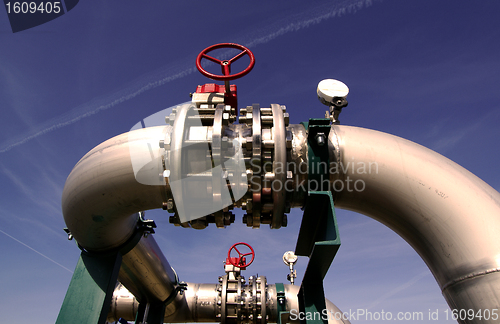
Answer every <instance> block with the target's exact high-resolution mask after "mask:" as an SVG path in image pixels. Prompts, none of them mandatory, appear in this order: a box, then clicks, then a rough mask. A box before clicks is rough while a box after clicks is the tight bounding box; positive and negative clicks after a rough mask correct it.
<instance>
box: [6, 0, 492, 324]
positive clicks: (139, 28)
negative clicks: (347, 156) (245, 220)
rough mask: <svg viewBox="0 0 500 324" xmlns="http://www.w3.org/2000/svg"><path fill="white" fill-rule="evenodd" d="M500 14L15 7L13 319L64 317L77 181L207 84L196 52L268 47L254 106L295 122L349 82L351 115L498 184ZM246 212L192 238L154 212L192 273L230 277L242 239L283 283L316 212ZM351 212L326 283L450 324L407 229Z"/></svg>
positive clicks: (423, 9)
mask: <svg viewBox="0 0 500 324" xmlns="http://www.w3.org/2000/svg"><path fill="white" fill-rule="evenodd" d="M499 10H500V3H499V2H498V1H495V0H484V1H481V2H470V1H456V0H454V1H451V0H444V1H441V0H439V1H430V0H424V1H423V0H406V1H397V0H384V1H375V0H373V1H357V0H344V1H310V2H309V1H308V2H306V1H293V0H290V1H275V2H267V3H265V4H264V2H259V3H257V2H236V1H235V2H222V1H210V2H204V3H202V2H195V1H182V2H176V3H174V2H166V1H165V2H159V1H154V2H153V1H150V2H147V3H146V2H138V1H137V2H132V1H126V2H123V1H101V2H97V1H92V2H91V1H86V2H83V1H81V2H80V3H79V4H78V5H77V6H76V7H75V8H74V9H73V10H72V11H71V12H69V13H67V14H65V15H63V16H62V17H60V18H57V19H55V20H53V21H51V22H48V23H46V24H44V25H41V26H38V27H35V28H32V29H29V30H26V31H23V32H19V33H15V34H13V33H12V31H11V30H10V26H9V24H8V19H7V14H6V13H5V11H3V9H0V44H1V45H0V109H1V110H0V111H1V113H2V116H1V118H0V183H1V186H0V206H1V210H0V221H1V225H0V245H1V246H2V249H0V260H1V263H0V292H1V293H0V320H1V322H11V323H33V322H36V323H43V324H44V323H54V321H55V319H56V317H57V314H58V312H59V308H60V305H61V303H62V300H63V298H64V295H65V293H66V289H67V287H68V284H69V282H70V279H71V275H72V273H71V272H72V271H73V269H74V267H75V265H76V262H77V260H78V257H79V250H78V248H77V247H76V245H75V244H74V242H72V241H71V242H70V241H68V240H67V239H66V234H65V233H64V232H63V230H62V229H63V227H65V224H64V221H63V218H62V214H61V207H60V205H61V204H60V200H61V193H62V188H63V186H64V182H65V179H66V177H67V176H68V174H69V173H70V171H71V169H72V168H73V166H74V165H75V164H76V162H77V161H78V160H79V159H80V158H81V157H82V156H83V155H84V154H85V153H86V152H88V151H89V150H90V149H92V148H93V147H94V146H96V145H98V144H100V143H101V142H103V141H105V140H107V139H109V138H111V137H113V136H115V135H118V134H120V133H124V132H126V131H128V130H129V129H130V128H131V127H132V126H133V125H134V124H135V123H137V122H138V121H140V120H141V119H143V118H145V117H146V116H149V115H151V114H152V113H155V112H157V111H159V110H162V109H165V108H167V107H170V106H172V105H175V104H178V103H181V102H185V101H187V100H189V96H188V94H189V92H193V91H194V90H195V89H196V86H197V85H198V84H203V83H206V82H210V81H208V79H206V78H205V77H203V76H202V75H201V74H200V73H198V72H197V71H196V69H195V58H196V55H197V54H198V53H199V52H200V51H201V50H202V49H204V48H205V47H207V46H209V45H212V44H215V43H220V42H235V43H239V44H242V45H245V46H248V47H249V48H250V49H251V50H252V51H253V53H254V54H255V57H256V65H255V68H254V69H253V71H252V72H251V73H250V74H249V75H247V76H245V77H244V78H242V79H239V80H237V81H235V83H236V84H237V86H238V97H239V98H238V99H239V106H240V107H244V106H247V105H251V104H252V103H260V104H261V105H266V106H267V105H269V104H271V103H279V104H283V105H286V106H287V111H288V112H289V113H290V122H291V123H299V122H301V121H305V120H307V119H308V118H311V117H322V116H323V115H324V110H325V108H326V107H325V106H323V105H322V104H321V103H320V102H319V101H318V100H317V98H316V86H317V83H318V82H319V81H321V80H322V79H325V78H335V79H339V80H342V81H343V82H344V83H346V84H347V85H348V86H349V88H350V94H349V96H348V100H349V106H348V107H347V108H345V109H344V111H343V113H342V115H341V118H340V120H341V122H342V123H343V124H345V125H353V126H359V127H365V128H370V129H376V130H380V131H383V132H386V133H390V134H394V135H397V136H400V137H403V138H406V139H409V140H412V141H414V142H417V143H419V144H422V145H424V146H426V147H429V148H431V149H433V150H435V151H437V152H439V153H441V154H443V155H444V156H446V157H448V158H450V159H452V160H454V161H455V162H457V163H459V164H460V165H462V166H464V167H465V168H467V169H468V170H470V171H471V172H473V173H474V174H476V175H477V176H479V177H480V178H481V179H483V180H484V181H486V182H487V183H488V184H489V185H491V186H492V187H493V188H495V189H496V190H500V170H499V168H498V165H500V154H499V150H498V144H495V142H496V140H498V139H499V137H500V127H498V124H499V123H500V109H499V101H500V100H499V99H500V95H499V90H498V86H499V85H500V73H499V71H500V43H499V41H498V40H499V39H500V22H499V21H498V12H499ZM240 214H241V213H240ZM240 214H237V220H236V222H235V224H233V225H231V226H229V227H228V228H227V229H225V230H220V229H216V228H215V227H214V226H213V225H212V226H211V228H208V229H206V230H203V231H195V230H190V229H181V228H178V227H174V226H173V225H171V224H168V214H167V213H166V212H163V211H160V210H157V211H150V212H147V213H146V215H147V217H148V218H153V219H154V220H155V221H156V223H157V225H158V227H159V228H158V231H157V234H155V238H156V240H157V241H158V243H159V245H160V246H161V247H162V250H163V252H164V254H165V256H166V257H167V259H168V260H169V262H170V263H171V265H172V266H173V267H174V268H175V269H176V271H177V272H178V274H179V276H180V279H181V280H184V281H190V282H207V283H215V282H216V281H217V276H219V275H221V274H223V268H222V261H223V260H224V257H225V253H227V252H226V251H227V249H228V248H229V247H230V246H231V245H232V244H233V243H235V242H238V241H240V240H243V241H245V242H248V243H250V244H252V245H253V246H254V248H255V250H256V253H257V257H256V260H255V262H254V264H253V265H252V266H250V267H249V268H248V270H247V271H246V274H245V275H246V276H247V277H248V276H250V275H253V274H255V273H258V274H259V275H265V276H267V277H268V281H269V282H270V283H275V282H286V274H287V267H286V266H285V265H284V264H283V262H282V261H281V256H282V254H283V252H285V251H287V250H293V249H294V247H295V241H296V235H297V233H298V228H299V225H300V218H301V211H300V210H293V211H292V213H291V215H289V217H288V220H289V226H288V227H287V228H285V229H280V230H273V231H271V230H270V229H268V228H261V229H260V230H252V229H248V228H246V227H245V226H244V225H242V224H241V216H238V215H240ZM337 218H338V222H339V227H340V229H339V230H340V236H341V240H342V246H341V247H340V250H339V252H338V254H337V257H336V258H335V260H334V262H333V264H332V266H331V268H330V272H329V274H328V275H327V278H326V281H325V291H326V295H327V297H328V298H329V299H330V300H331V301H332V302H334V303H335V304H336V305H337V306H338V307H339V308H340V309H342V310H344V311H349V310H357V309H368V310H369V311H372V312H380V311H382V310H384V311H391V312H393V313H394V314H396V313H397V312H422V313H424V314H425V316H427V314H428V312H429V309H431V310H432V311H435V310H436V309H437V310H439V320H438V321H433V323H448V322H452V321H446V320H445V310H446V309H448V306H447V305H446V302H445V301H444V298H443V297H442V295H441V292H440V289H439V287H438V285H437V283H436V282H435V280H434V278H433V277H432V275H431V273H430V271H429V270H428V269H427V267H426V266H425V264H424V262H423V261H422V260H421V259H420V258H419V256H418V255H417V254H416V252H414V251H413V249H412V248H411V247H410V246H409V245H408V244H407V243H406V242H405V241H404V240H403V239H401V238H400V237H399V236H397V235H396V234H394V233H393V232H392V231H391V230H389V229H388V228H386V227H385V226H383V225H381V224H379V223H377V222H375V221H373V220H371V219H370V218H368V217H366V216H363V215H359V214H355V213H352V212H347V211H343V210H337ZM306 263H307V260H305V259H304V258H300V259H299V262H298V267H297V269H298V273H299V277H300V276H301V275H302V274H303V272H304V269H305V265H306ZM299 281H300V278H299ZM404 322H405V323H412V321H404ZM358 323H370V321H362V320H360V321H358ZM415 323H422V321H415Z"/></svg>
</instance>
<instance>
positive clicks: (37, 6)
mask: <svg viewBox="0 0 500 324" xmlns="http://www.w3.org/2000/svg"><path fill="white" fill-rule="evenodd" d="M5 7H6V8H7V13H8V14H10V13H15V14H30V13H47V14H51V13H55V14H58V13H60V12H61V2H60V1H42V2H40V3H36V2H7V3H6V4H5Z"/></svg>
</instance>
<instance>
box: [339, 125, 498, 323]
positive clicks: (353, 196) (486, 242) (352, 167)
mask: <svg viewBox="0 0 500 324" xmlns="http://www.w3.org/2000/svg"><path fill="white" fill-rule="evenodd" d="M329 145H330V153H331V154H330V158H331V159H332V160H333V162H332V165H331V166H332V167H335V166H337V167H338V169H337V170H338V171H339V172H335V170H334V169H331V171H333V172H331V178H330V180H331V181H333V182H334V185H337V189H334V190H333V192H334V194H335V206H336V207H338V208H342V209H348V210H352V211H356V212H359V213H362V214H365V215H368V216H370V217H372V218H374V219H375V220H377V221H379V222H381V223H383V224H385V225H387V226H388V227H390V228H391V229H392V230H394V231H395V232H396V233H398V234H399V235H400V236H401V237H402V238H403V239H405V240H406V241H407V242H408V243H409V244H410V245H411V246H412V247H413V248H414V249H415V251H417V253H418V254H419V255H420V256H421V257H422V259H423V260H424V261H425V263H426V264H427V266H428V267H429V269H430V270H431V272H432V274H433V275H434V277H435V279H436V280H437V282H438V283H439V285H440V287H441V289H442V292H443V295H444V297H445V298H446V300H447V302H448V304H449V306H450V308H452V309H465V310H469V309H474V310H476V311H477V310H479V309H481V310H486V309H489V310H490V311H491V310H493V309H498V307H499V305H500V240H499V233H500V194H499V193H498V192H497V191H496V190H494V189H493V188H491V187H490V186H489V185H488V184H486V183H485V182H484V181H482V180H481V179H479V178H478V177H476V176H475V175H473V174H472V173H470V172H469V171H467V170H466V169H464V168H462V167H461V166H459V165H458V164H456V163H454V162H453V161H451V160H449V159H447V158H445V157H443V156H442V155H440V154H438V153H436V152H434V151H432V150H429V149H427V148H425V147H423V146H420V145H418V144H415V143H413V142H410V141H408V140H405V139H402V138H399V137H396V136H392V135H389V134H385V133H381V132H377V131H373V130H368V129H363V128H357V127H349V126H332V131H331V132H330V136H329ZM335 181H337V183H335ZM347 184H350V189H348V187H347ZM342 185H343V188H340V187H341V186H342ZM340 189H342V190H340ZM479 322H481V323H490V322H489V321H485V320H483V321H479ZM474 323H476V322H474ZM491 323H493V322H491Z"/></svg>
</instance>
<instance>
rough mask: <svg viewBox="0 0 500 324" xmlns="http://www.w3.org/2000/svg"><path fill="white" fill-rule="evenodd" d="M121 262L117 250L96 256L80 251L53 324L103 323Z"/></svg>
mask: <svg viewBox="0 0 500 324" xmlns="http://www.w3.org/2000/svg"><path fill="white" fill-rule="evenodd" d="M121 261H122V256H121V254H120V253H115V254H113V255H106V256H101V257H97V256H91V255H88V254H86V253H85V252H82V253H81V254H80V259H79V260H78V264H77V265H76V268H75V272H74V273H73V278H72V279H71V282H70V285H69V288H68V291H67V292H66V297H64V301H63V304H62V306H61V311H60V312H59V316H58V317H57V321H56V324H67V323H73V324H100V323H105V322H106V317H107V315H108V312H109V306H110V304H111V297H112V295H113V290H114V289H115V285H116V281H117V279H118V271H119V270H120V266H121Z"/></svg>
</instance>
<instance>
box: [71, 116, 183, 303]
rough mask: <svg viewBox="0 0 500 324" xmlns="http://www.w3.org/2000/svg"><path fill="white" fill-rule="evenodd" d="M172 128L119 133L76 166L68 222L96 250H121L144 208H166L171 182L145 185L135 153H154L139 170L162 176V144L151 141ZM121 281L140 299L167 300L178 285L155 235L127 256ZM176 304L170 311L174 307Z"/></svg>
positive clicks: (82, 243)
mask: <svg viewBox="0 0 500 324" xmlns="http://www.w3.org/2000/svg"><path fill="white" fill-rule="evenodd" d="M169 130H170V126H162V127H151V128H145V129H139V130H136V131H132V132H129V133H125V134H122V135H118V136H116V137H113V138H111V139H109V140H107V141H105V142H103V143H102V144H100V145H98V146H97V147H95V148H94V149H92V150H91V151H90V152H89V153H87V154H86V155H85V156H84V157H83V158H82V159H81V160H80V161H79V162H78V163H77V164H76V166H75V167H74V168H73V170H72V171H71V174H70V175H69V177H68V179H67V180H66V185H65V187H64V191H63V197H62V209H63V215H64V220H65V222H66V225H67V226H68V228H69V230H70V231H71V234H72V235H73V236H74V237H75V239H76V241H77V242H78V244H79V245H80V246H81V247H82V248H84V249H86V250H88V251H90V252H94V253H100V252H106V251H109V250H112V249H115V248H119V247H120V246H122V245H123V244H124V243H125V242H127V240H129V239H130V238H131V237H132V235H133V234H134V231H135V230H136V226H137V223H138V219H139V215H138V212H139V211H143V210H147V209H154V208H160V207H162V203H163V202H164V201H166V198H165V190H166V189H165V186H161V185H144V184H141V183H139V182H138V181H137V180H136V176H135V175H134V170H133V166H132V161H133V159H132V158H131V156H130V155H131V153H130V152H131V151H132V152H133V154H139V155H141V154H145V153H146V154H148V155H147V156H151V157H152V158H151V161H150V163H147V164H145V165H144V166H143V168H142V169H141V170H136V174H137V173H146V174H149V175H153V176H155V175H156V176H158V178H161V177H162V172H163V167H162V161H161V156H162V155H161V154H160V151H159V150H160V147H159V146H158V145H156V146H154V145H151V143H159V141H160V140H161V139H163V138H164V136H165V133H166V132H167V131H169ZM148 144H149V145H148ZM131 148H133V149H132V150H131ZM141 150H146V152H142V151H141ZM119 280H120V282H122V283H123V284H124V285H125V286H126V287H127V288H128V289H129V290H130V291H132V292H133V293H134V295H135V296H136V297H137V298H138V299H140V300H150V301H158V300H159V301H165V300H166V299H167V298H168V297H169V296H170V295H171V294H172V293H174V290H175V285H177V280H176V277H175V273H174V272H173V270H172V268H171V267H170V265H169V264H168V262H167V260H166V259H165V257H164V256H163V254H162V252H161V250H160V248H159V247H158V245H157V244H156V242H155V240H154V238H153V237H152V236H151V235H150V236H148V237H143V238H141V239H140V241H139V242H138V243H137V244H136V245H135V247H134V248H133V249H132V250H131V251H129V252H128V253H126V254H125V255H124V256H123V261H122V267H121V269H120V273H119ZM174 304H175V303H174ZM172 307H174V308H175V305H171V306H170V307H169V309H168V310H167V311H173V310H171V309H170V308H172Z"/></svg>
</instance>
